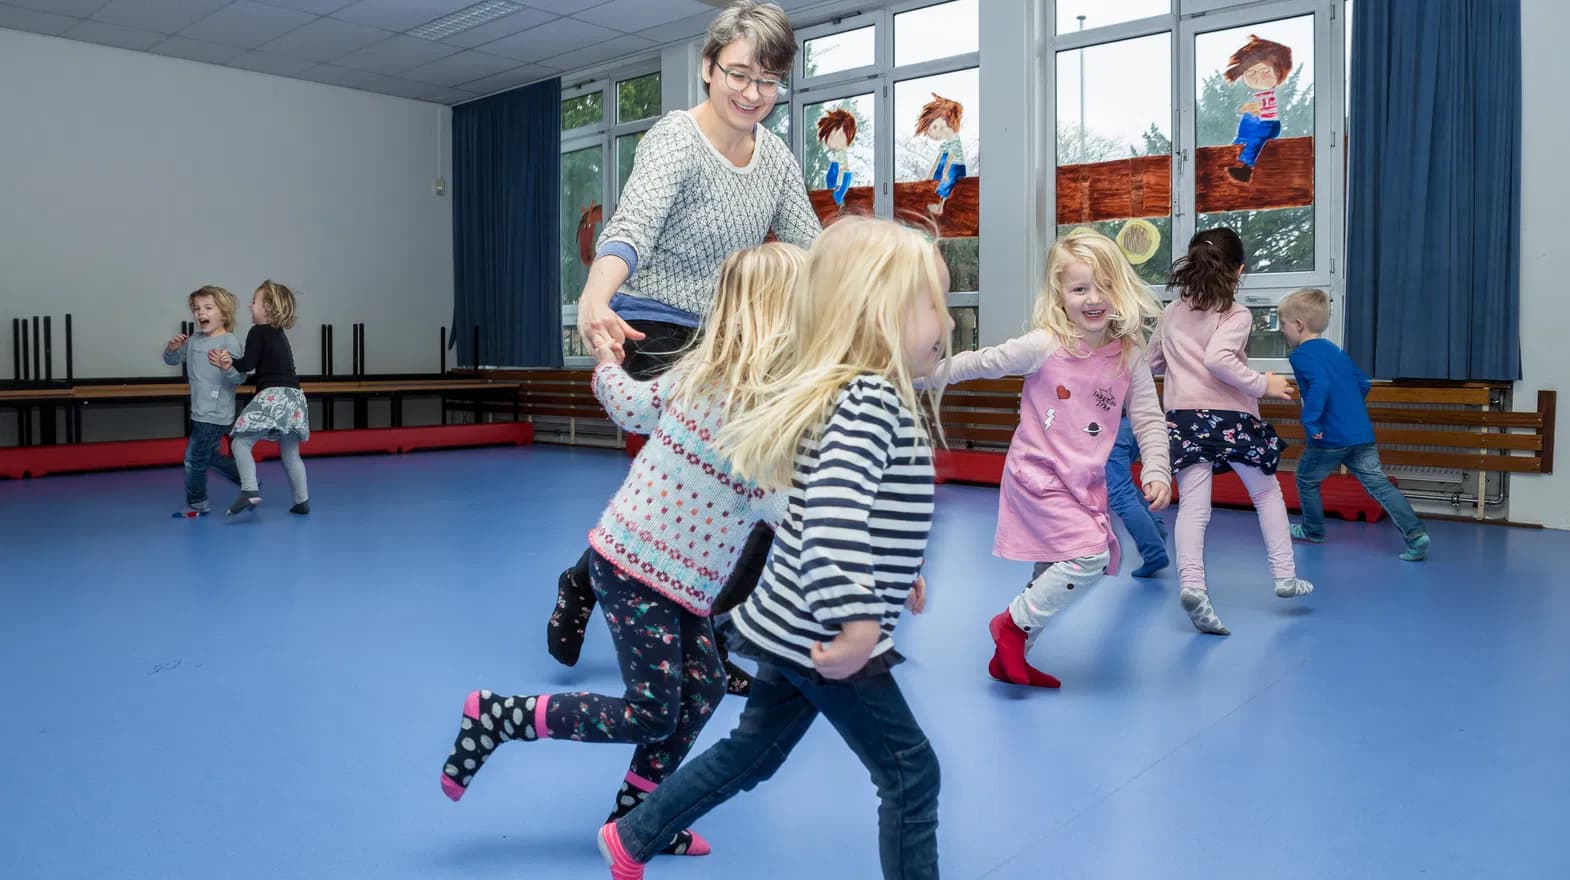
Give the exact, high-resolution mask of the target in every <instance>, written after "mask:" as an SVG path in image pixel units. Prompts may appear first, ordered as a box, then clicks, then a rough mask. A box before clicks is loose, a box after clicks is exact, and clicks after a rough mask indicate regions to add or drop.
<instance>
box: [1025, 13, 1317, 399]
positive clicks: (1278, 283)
mask: <svg viewBox="0 0 1570 880" xmlns="http://www.w3.org/2000/svg"><path fill="white" fill-rule="evenodd" d="M1344 3H1345V0H1269V2H1263V3H1261V2H1256V0H1173V2H1172V11H1171V12H1170V14H1167V15H1158V16H1150V17H1147V18H1141V19H1136V20H1133V21H1127V22H1119V23H1117V24H1110V25H1105V26H1102V27H1094V28H1087V29H1085V30H1083V31H1073V32H1069V33H1066V34H1056V33H1055V31H1056V24H1055V23H1056V21H1057V0H1046V2H1045V3H1044V4H1043V9H1042V12H1043V15H1044V16H1045V17H1044V19H1043V22H1044V27H1043V28H1042V33H1041V36H1042V39H1041V48H1040V56H1039V58H1038V62H1039V64H1038V66H1039V68H1040V70H1039V76H1040V82H1041V90H1042V99H1043V108H1044V117H1043V119H1042V125H1040V126H1038V130H1039V133H1040V137H1042V139H1043V140H1042V143H1041V149H1040V150H1039V154H1038V155H1039V162H1038V169H1037V173H1038V174H1039V175H1040V176H1041V180H1042V193H1043V194H1042V199H1043V203H1042V205H1041V209H1040V210H1041V216H1042V217H1043V218H1045V219H1046V220H1047V229H1048V230H1056V228H1057V222H1056V216H1057V211H1056V207H1057V185H1056V179H1057V174H1056V171H1057V147H1056V140H1057V119H1058V107H1057V90H1056V69H1057V67H1056V63H1057V54H1058V53H1059V52H1065V51H1072V50H1075V49H1088V48H1091V47H1094V46H1098V45H1102V44H1106V43H1113V42H1119V41H1122V40H1128V39H1133V38H1136V37H1145V36H1151V35H1155V34H1170V38H1171V41H1172V77H1171V83H1172V129H1171V132H1172V134H1171V139H1172V147H1173V149H1172V172H1171V180H1172V197H1173V205H1172V213H1171V215H1170V216H1171V218H1172V239H1173V257H1174V259H1175V258H1176V257H1177V256H1179V255H1180V254H1181V250H1182V249H1181V246H1180V243H1186V242H1187V241H1188V239H1189V238H1190V237H1192V235H1193V234H1194V231H1195V229H1196V226H1197V223H1198V215H1197V213H1196V212H1195V204H1196V193H1195V186H1194V172H1193V163H1192V162H1190V161H1189V156H1191V155H1193V150H1194V144H1195V140H1196V137H1197V125H1196V124H1195V120H1196V107H1195V103H1196V98H1195V91H1196V86H1197V75H1196V71H1195V64H1194V48H1193V46H1194V38H1195V37H1196V36H1197V35H1199V34H1204V33H1210V32H1213V31H1218V30H1227V29H1231V28H1237V27H1245V26H1247V25H1249V24H1254V23H1260V22H1269V21H1275V20H1279V19H1283V18H1292V17H1297V16H1301V15H1307V14H1312V15H1314V16H1315V18H1314V23H1313V29H1314V56H1313V57H1314V71H1315V75H1314V83H1313V85H1314V129H1313V130H1314V140H1315V155H1314V227H1313V228H1314V268H1313V269H1311V270H1309V271H1299V272H1279V273H1265V274H1252V273H1251V274H1248V275H1245V276H1244V281H1243V284H1242V285H1241V287H1240V288H1239V291H1238V302H1240V303H1242V304H1243V305H1244V306H1247V307H1249V308H1274V307H1275V306H1276V305H1277V304H1278V303H1279V302H1280V301H1281V299H1282V298H1283V297H1285V296H1286V295H1287V294H1288V293H1290V292H1291V291H1293V290H1295V289H1297V288H1299V287H1305V286H1313V287H1321V288H1324V289H1325V290H1327V291H1329V292H1330V295H1331V300H1332V304H1333V305H1332V309H1333V317H1332V320H1331V325H1330V328H1329V331H1328V333H1327V335H1328V336H1330V337H1331V338H1332V339H1334V340H1337V341H1339V340H1340V339H1341V338H1342V335H1343V334H1342V321H1341V316H1342V315H1344V314H1345V311H1346V309H1345V298H1346V293H1345V284H1344V281H1343V279H1344V277H1345V270H1344V264H1345V253H1346V244H1345V242H1346V222H1345V221H1346V192H1345V179H1346V173H1345V164H1346V163H1345V155H1344V153H1345V144H1344V143H1343V141H1342V137H1343V136H1344V134H1345V129H1346V114H1345V108H1346V105H1347V99H1346V77H1345V76H1344V75H1343V72H1344V71H1345V69H1346V51H1347V50H1346V43H1345V27H1346V24H1347V23H1346V14H1345V10H1344ZM1152 292H1153V293H1155V294H1156V296H1157V297H1159V298H1161V299H1162V300H1163V301H1170V300H1171V299H1172V296H1173V295H1174V294H1173V293H1171V292H1168V291H1166V290H1165V289H1164V288H1163V287H1160V286H1152ZM1253 360H1254V361H1255V362H1256V366H1257V367H1259V368H1261V369H1276V370H1283V371H1284V370H1288V369H1290V368H1289V366H1288V365H1287V362H1286V358H1285V357H1281V358H1254V359H1253Z"/></svg>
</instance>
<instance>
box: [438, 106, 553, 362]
mask: <svg viewBox="0 0 1570 880" xmlns="http://www.w3.org/2000/svg"><path fill="white" fill-rule="evenodd" d="M452 142H453V143H452V177H453V181H452V182H453V186H452V198H453V203H452V208H453V224H452V244H453V248H452V251H453V308H452V323H453V330H452V341H451V343H450V344H451V345H453V346H455V347H456V348H457V363H458V364H460V365H464V366H467V365H471V364H473V363H474V362H475V360H474V343H473V339H474V327H475V325H479V328H480V333H479V337H480V352H479V359H480V363H483V364H491V365H496V366H509V367H512V366H517V367H559V366H561V362H562V345H561V293H560V291H559V290H558V287H559V286H560V280H559V278H560V272H561V264H560V262H559V257H558V255H557V238H558V235H557V229H556V224H557V221H558V215H559V214H560V213H561V212H560V208H559V201H560V199H561V80H559V79H553V80H551V81H549V82H542V83H538V84H536V85H532V86H529V87H527V88H522V89H514V90H512V91H510V92H503V93H502V94H500V95H495V96H492V97H489V98H483V99H481V100H478V101H473V102H471V103H468V104H462V105H460V106H458V107H455V108H453V114H452Z"/></svg>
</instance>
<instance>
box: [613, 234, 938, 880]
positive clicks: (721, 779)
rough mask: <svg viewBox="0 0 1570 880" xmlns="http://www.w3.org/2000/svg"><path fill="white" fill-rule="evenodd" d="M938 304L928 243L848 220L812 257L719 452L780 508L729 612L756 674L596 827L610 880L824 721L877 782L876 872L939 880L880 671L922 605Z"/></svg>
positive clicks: (923, 802)
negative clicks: (706, 740)
mask: <svg viewBox="0 0 1570 880" xmlns="http://www.w3.org/2000/svg"><path fill="white" fill-rule="evenodd" d="M947 289H948V273H947V271H946V270H945V268H944V266H943V261H942V259H941V258H940V257H939V255H938V252H937V249H936V248H935V247H934V246H933V245H932V243H931V242H930V241H928V240H927V239H926V238H924V237H923V236H922V235H921V234H920V233H918V232H916V231H914V230H911V229H907V228H905V227H902V226H899V225H897V224H895V223H892V222H889V221H886V220H872V219H867V218H862V217H846V218H844V219H841V220H839V221H837V222H836V223H834V224H832V225H831V226H829V227H828V228H827V229H825V230H824V232H823V234H822V236H820V237H819V238H818V240H817V241H816V242H815V243H814V244H813V245H812V247H811V249H810V250H809V251H808V257H807V269H806V278H805V284H804V285H803V286H802V288H801V289H800V290H799V291H798V292H797V296H796V302H795V312H796V314H795V321H794V323H793V324H792V331H793V332H792V336H791V339H790V340H789V341H788V342H787V343H786V344H785V345H784V346H783V347H782V348H780V349H779V350H778V352H777V353H776V355H775V357H774V360H773V362H772V363H771V364H770V365H769V366H768V367H767V368H766V370H765V372H766V375H767V381H766V383H765V384H764V385H763V386H762V387H761V388H759V389H758V390H757V393H756V395H755V396H756V399H758V400H759V401H761V403H759V404H758V406H757V407H756V408H754V409H753V410H751V411H750V412H748V413H747V414H745V415H743V416H741V417H740V418H737V419H735V420H733V421H731V422H730V423H729V424H727V425H726V427H725V429H724V431H722V432H721V434H720V438H719V447H720V449H721V451H722V452H724V453H726V454H728V455H729V456H730V461H731V465H732V467H734V468H735V470H736V471H737V472H738V473H740V474H742V475H744V476H746V477H748V478H750V479H756V480H757V481H758V482H759V484H760V485H763V486H766V487H770V488H774V489H777V490H779V491H781V492H784V493H788V500H787V505H786V513H785V520H784V522H783V523H782V525H781V526H780V529H779V531H778V533H777V535H776V538H775V542H774V550H773V555H772V556H770V557H769V562H768V567H767V569H766V570H765V572H764V576H763V580H762V582H761V583H760V584H759V585H758V587H757V589H756V590H755V591H754V592H753V593H752V595H751V596H749V597H748V598H747V599H746V601H745V602H743V603H742V604H741V605H740V606H738V607H737V608H736V611H735V612H734V614H733V622H734V624H735V627H736V630H737V632H738V634H739V638H738V641H737V644H735V645H733V650H736V651H739V652H742V653H745V654H748V655H750V656H752V657H754V658H755V659H757V661H758V672H757V675H756V676H754V679H753V686H752V691H751V693H750V694H749V695H748V698H747V706H746V708H745V709H744V710H743V711H742V715H741V720H740V722H739V723H738V724H737V727H736V729H735V730H734V731H732V732H731V734H730V736H729V737H727V738H726V739H724V740H721V741H720V742H719V743H716V744H715V745H714V747H713V748H710V749H709V750H708V751H706V752H704V753H703V754H701V755H699V756H698V757H697V758H695V759H693V760H692V761H691V762H689V763H688V764H686V765H684V766H683V767H682V768H681V769H680V770H678V771H677V772H676V773H675V775H673V776H671V777H670V779H668V780H667V781H666V784H665V785H663V786H661V787H660V788H659V790H657V791H655V792H653V793H652V794H651V795H650V796H649V797H648V798H647V799H646V800H644V802H643V804H642V805H641V806H639V807H638V808H637V809H635V810H633V811H632V812H631V813H630V814H628V815H627V816H625V817H623V818H622V819H620V820H618V821H616V822H611V823H608V824H606V825H605V827H603V828H601V829H600V851H601V853H602V854H604V856H605V858H606V860H607V861H608V862H609V863H610V865H611V876H612V877H613V878H617V880H634V878H641V877H642V876H643V866H644V863H645V862H647V861H648V860H649V859H650V858H652V857H653V856H654V854H655V853H656V852H658V851H659V848H660V847H661V846H662V845H663V844H664V842H665V841H667V840H669V839H670V837H671V835H672V834H674V833H675V832H677V831H679V830H680V829H682V828H685V827H687V825H688V824H690V823H691V822H693V821H695V820H696V819H697V818H698V817H699V816H702V815H703V814H705V813H707V812H708V811H709V810H711V809H713V808H714V807H717V806H719V805H720V804H721V803H723V802H724V801H725V800H727V799H729V798H730V797H731V796H733V795H735V794H736V793H737V792H738V791H741V790H744V789H751V788H752V787H753V786H755V785H757V784H758V783H760V782H762V781H763V780H765V779H768V778H769V777H770V776H772V775H773V774H774V771H776V770H778V769H779V767H780V765H781V764H783V763H784V761H785V757H786V755H788V754H789V753H790V751H791V749H792V748H794V747H795V745H796V743H797V742H799V741H800V740H801V738H802V736H803V735H804V734H806V732H807V729H808V728H809V727H811V726H812V723H813V721H814V720H815V719H816V718H817V717H818V715H819V714H822V715H824V716H826V717H827V718H828V719H829V721H830V723H832V724H833V725H834V728H835V730H837V731H838V732H839V733H840V735H841V736H842V737H844V738H845V741H846V743H847V744H848V745H849V746H850V747H851V749H852V750H853V751H854V752H855V753H856V754H857V755H858V756H859V757H860V758H861V759H862V763H863V764H865V765H866V767H867V769H868V771H869V772H870V773H871V775H872V779H873V782H874V783H875V784H876V785H877V789H878V796H879V798H880V799H881V806H880V807H879V809H878V848H879V856H880V859H881V862H882V865H883V876H884V877H886V878H896V877H897V878H906V880H912V878H923V880H924V878H936V877H937V876H938V852H937V826H938V761H937V756H936V755H935V754H934V753H933V750H932V746H931V745H930V744H929V743H928V742H927V737H926V735H925V734H924V733H923V732H922V730H921V725H920V724H918V723H917V722H916V719H915V716H914V715H912V714H911V711H910V707H909V706H908V705H907V704H906V702H905V698H904V696H903V695H902V694H901V693H900V689H899V685H898V684H896V683H895V681H894V676H893V675H892V674H891V669H892V667H893V666H894V664H896V663H898V662H899V660H900V656H899V654H898V653H897V652H896V651H895V650H894V642H893V634H894V625H895V624H896V623H897V622H898V621H899V616H900V611H901V609H902V608H903V607H905V606H907V605H908V606H909V607H910V608H911V610H912V611H913V612H916V613H920V611H921V610H922V607H923V605H924V604H925V599H926V588H925V584H924V582H923V581H922V579H921V577H920V572H921V565H922V561H923V558H924V555H925V553H926V547H927V534H928V531H929V530H930V528H931V522H932V448H931V443H930V441H929V438H928V433H927V426H926V424H925V422H924V420H923V418H922V416H921V412H922V410H921V408H920V407H919V406H918V404H917V401H916V391H915V387H914V385H915V379H916V378H917V377H922V376H926V375H928V374H930V373H931V371H932V369H933V368H934V367H935V366H936V365H937V363H938V362H939V361H940V360H941V359H942V358H943V357H944V356H945V355H946V354H947V353H948V347H949V343H948V340H949V333H950V332H951V330H952V328H953V324H952V322H951V321H950V320H949V317H948V311H947V309H946V308H945V305H944V299H943V298H944V293H945V292H946V291H947ZM932 396H933V397H934V398H935V397H936V392H933V393H932ZM934 403H935V400H934Z"/></svg>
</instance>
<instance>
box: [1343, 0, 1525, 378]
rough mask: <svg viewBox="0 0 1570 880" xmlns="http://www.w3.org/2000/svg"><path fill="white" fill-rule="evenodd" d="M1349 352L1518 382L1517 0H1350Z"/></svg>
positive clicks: (1399, 369)
mask: <svg viewBox="0 0 1570 880" xmlns="http://www.w3.org/2000/svg"><path fill="white" fill-rule="evenodd" d="M1353 10H1354V11H1353V20H1352V59H1351V60H1352V84H1351V104H1350V107H1351V122H1350V126H1349V130H1350V138H1351V150H1350V153H1351V155H1350V163H1349V168H1348V183H1347V189H1348V211H1347V295H1346V301H1347V307H1346V316H1347V332H1346V340H1347V351H1348V353H1349V354H1351V355H1352V357H1353V358H1354V359H1356V360H1357V361H1358V362H1359V363H1361V364H1363V365H1364V366H1365V367H1367V368H1369V372H1370V373H1372V374H1373V375H1375V376H1378V377H1381V378H1389V379H1396V378H1414V379H1500V380H1515V379H1519V378H1520V377H1521V344H1520V343H1521V338H1520V327H1519V323H1520V314H1521V305H1520V269H1519V266H1520V264H1519V245H1520V210H1519V209H1520V202H1521V196H1520V190H1521V6H1520V2H1519V0H1378V2H1373V0H1370V2H1358V3H1355V4H1353Z"/></svg>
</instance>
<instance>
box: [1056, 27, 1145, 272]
mask: <svg viewBox="0 0 1570 880" xmlns="http://www.w3.org/2000/svg"><path fill="white" fill-rule="evenodd" d="M1158 11H1159V10H1158ZM1056 213H1057V233H1058V235H1059V236H1063V235H1067V234H1070V233H1072V232H1076V231H1080V230H1085V229H1090V230H1094V231H1096V232H1099V233H1101V234H1102V235H1105V236H1107V237H1108V238H1111V239H1112V240H1114V241H1116V242H1117V243H1118V245H1119V246H1121V247H1122V249H1123V254H1124V255H1125V256H1126V257H1128V260H1129V262H1130V263H1131V264H1133V266H1134V270H1135V271H1136V272H1137V273H1139V276H1140V278H1142V279H1144V280H1145V281H1146V282H1148V283H1150V284H1153V285H1160V284H1164V283H1166V280H1167V277H1168V273H1169V271H1170V268H1171V265H1172V37H1171V35H1170V34H1164V33H1163V34H1152V35H1150V36H1146V37H1138V38H1135V39H1129V40H1119V41H1116V42H1111V43H1101V44H1098V45H1095V46H1089V47H1086V48H1083V49H1074V50H1069V51H1065V52H1059V53H1058V55H1057V206H1056Z"/></svg>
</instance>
